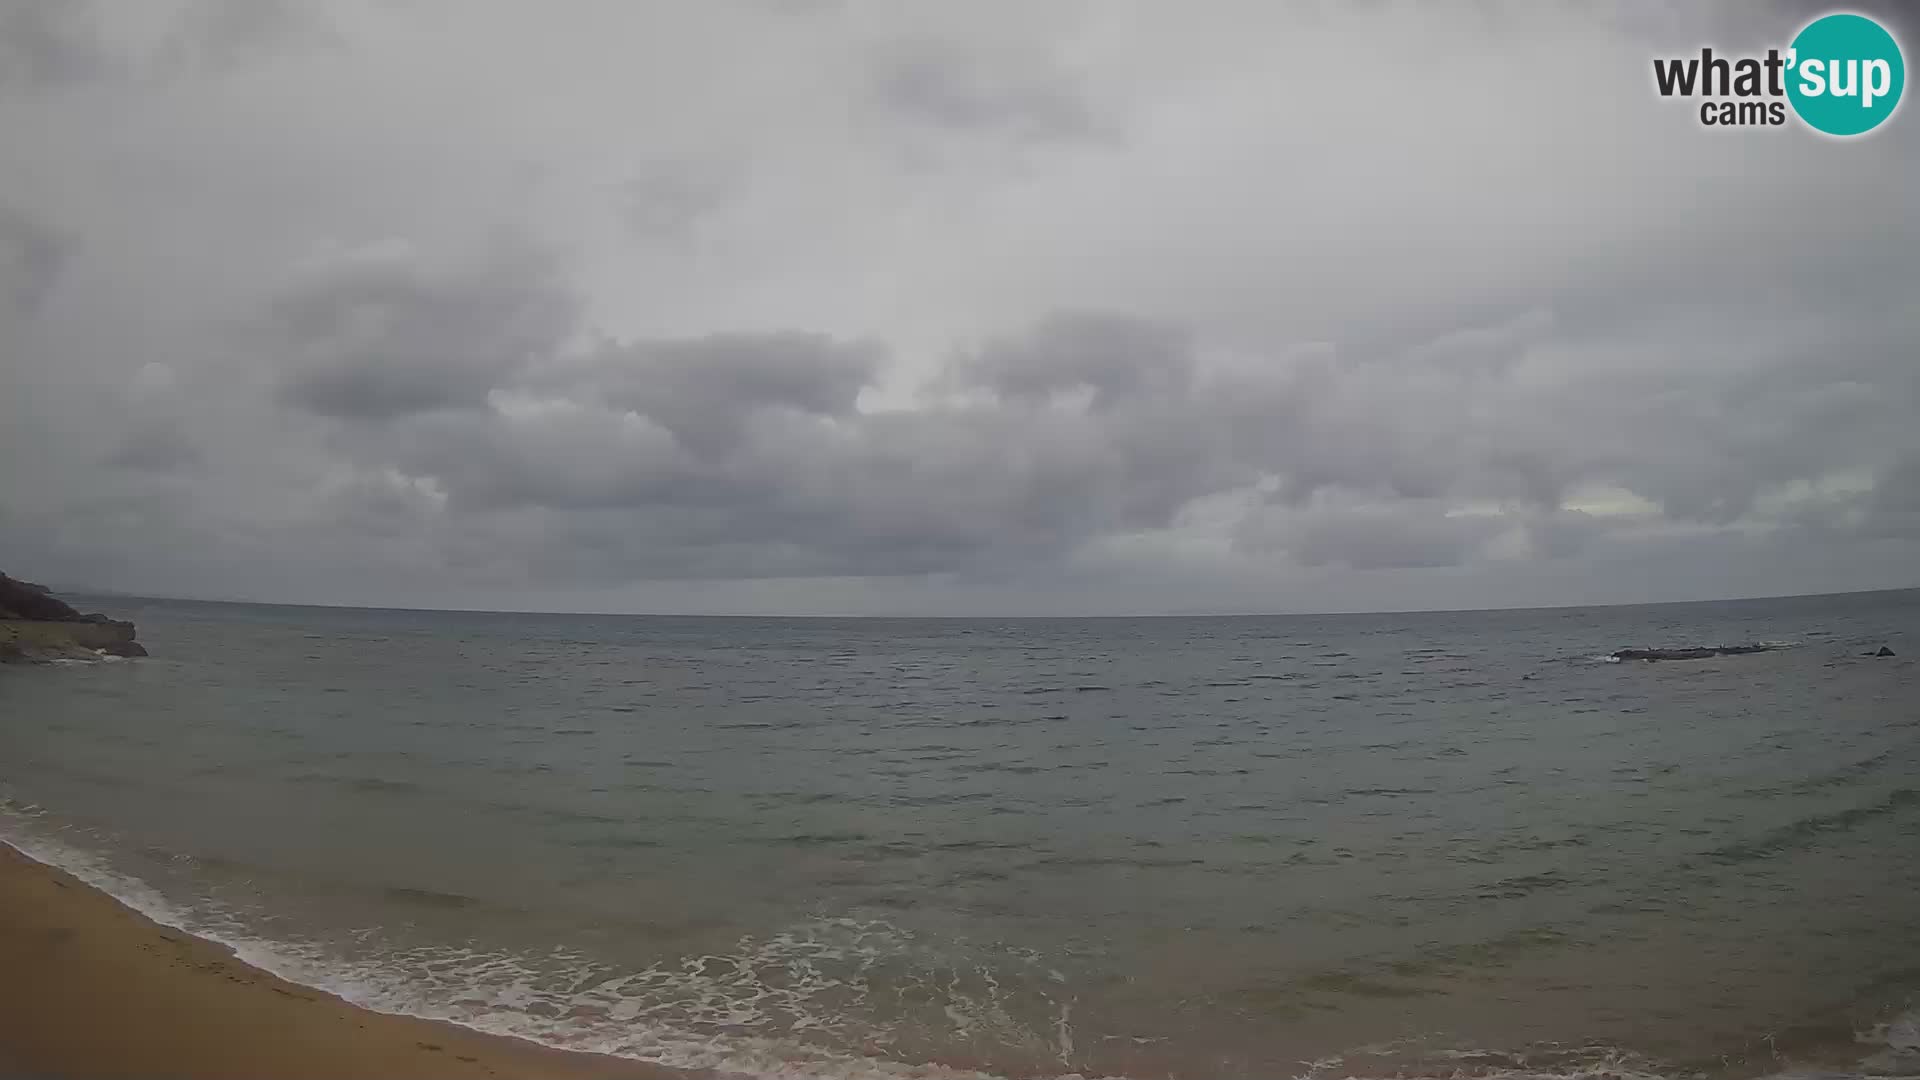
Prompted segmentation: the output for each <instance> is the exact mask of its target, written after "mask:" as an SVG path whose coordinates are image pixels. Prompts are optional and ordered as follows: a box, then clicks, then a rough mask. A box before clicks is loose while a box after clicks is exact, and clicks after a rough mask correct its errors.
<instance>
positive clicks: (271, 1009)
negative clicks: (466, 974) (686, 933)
mask: <svg viewBox="0 0 1920 1080" xmlns="http://www.w3.org/2000/svg"><path fill="white" fill-rule="evenodd" d="M0 970H4V971H5V972H6V973H7V978H5V979H0V1064H3V1065H5V1066H6V1067H8V1068H11V1069H13V1070H17V1071H21V1072H28V1073H38V1074H44V1075H47V1076H59V1077H66V1078H77V1077H109V1076H182V1077H198V1078H224V1077H232V1078H235V1080H239V1078H242V1077H244V1078H248V1080H257V1078H260V1077H275V1078H283V1080H302V1078H312V1080H338V1078H339V1077H346V1076H395V1077H398V1076H406V1077H445V1078H448V1080H457V1078H467V1077H475V1078H478V1077H507V1076H511V1077H517V1078H526V1080H584V1078H587V1077H603V1078H611V1077H627V1078H634V1080H668V1078H674V1077H682V1076H685V1075H687V1074H684V1073H680V1072H676V1071H673V1070H669V1069H665V1068H661V1067H658V1066H649V1065H646V1064H643V1063H640V1062H634V1061H628V1060H624V1059H619V1058H610V1057H600V1056H597V1055H591V1054H576V1053H568V1052H565V1051H560V1050H552V1049H548V1048H546V1047H542V1046H536V1045H534V1044H532V1043H528V1042H524V1041H521V1040H518V1039H511V1038H507V1037H504V1036H498V1035H487V1034H483V1033H481V1032H477V1031H473V1030H470V1029H467V1028H463V1027H459V1026H457V1025H454V1024H449V1023H443V1022H440V1021H435V1020H423V1019H418V1018H415V1017H408V1016H393V1015H388V1014H385V1013H376V1012H373V1011H370V1010H367V1009H362V1008H360V1007H358V1006H356V1005H352V1004H349V1003H348V1002H346V1001H344V1000H342V999H340V998H338V997H335V996H333V995H331V994H328V993H325V992H324V991H320V990H315V989H312V988H310V987H305V986H300V985H297V984H294V983H290V982H287V981H285V980H283V979H280V978H278V977H276V976H274V975H271V974H269V973H267V972H265V971H261V970H259V969H258V968H254V967H250V966H248V965H247V964H245V963H243V962H241V961H240V960H239V959H237V958H235V957H234V955H233V954H232V952H231V951H230V950H228V949H226V948H224V947H222V946H220V945H218V944H216V943H214V942H210V941H206V940H203V939H201V938H197V937H194V936H192V935H190V934H188V933H186V932H184V931H181V930H176V929H173V928H171V927H167V926H162V925H160V924H158V923H155V922H153V921H152V920H150V919H148V918H146V917H145V916H143V915H141V914H139V913H138V912H135V911H133V910H132V909H130V908H128V907H126V906H125V905H123V904H121V903H120V902H119V901H117V900H115V899H114V898H112V897H110V896H108V895H107V894H105V893H103V892H100V891H99V890H97V889H94V888H92V887H91V886H89V885H87V884H85V883H83V882H81V881H80V880H79V879H77V878H75V877H74V876H73V875H71V874H68V873H66V872H65V871H63V870H60V869H58V868H56V867H53V866H49V865H47V864H45V863H41V862H38V861H36V860H34V859H32V858H31V857H29V856H27V855H25V854H23V853H21V852H20V851H19V850H18V849H16V848H14V847H12V846H11V845H8V844H5V843H0Z"/></svg>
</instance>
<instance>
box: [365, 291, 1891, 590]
mask: <svg viewBox="0 0 1920 1080" xmlns="http://www.w3.org/2000/svg"><path fill="white" fill-rule="evenodd" d="M1554 326H1555V320H1554V319H1553V318H1552V316H1551V314H1550V313H1547V312H1542V311H1523V312H1519V313H1517V314H1515V315H1513V316H1510V317H1506V318H1499V319H1495V320H1492V321H1490V322H1489V323H1488V324H1487V325H1485V326H1480V327H1471V326H1470V327H1462V328H1457V329H1454V330H1449V331H1446V332H1443V333H1439V334H1436V335H1434V336H1433V337H1432V338H1431V339H1430V340H1428V341H1425V342H1415V343H1412V344H1410V345H1407V346H1405V347H1403V348H1401V349H1400V350H1399V351H1397V352H1394V353H1391V354H1383V355H1380V356H1376V357H1374V358H1372V359H1369V360H1366V361H1364V362H1343V361H1342V360H1341V358H1340V356H1339V354H1338V352H1337V351H1336V350H1328V349H1314V350H1306V351H1301V352H1292V353H1282V354H1278V355H1259V354H1255V355H1240V356H1223V355H1218V354H1217V353H1216V352H1212V351H1209V350H1208V349H1207V348H1205V347H1204V343H1203V342H1201V341H1199V340H1197V339H1196V336H1195V335H1194V334H1193V333H1192V332H1191V331H1189V330H1187V329H1184V328H1181V327H1177V326H1172V325H1169V324H1166V323H1161V322H1155V321H1151V320H1145V319H1141V318H1138V317H1131V316H1122V315H1117V314H1113V313H1100V312H1076V313H1062V314H1056V315H1053V316H1048V317H1044V318H1042V319H1040V320H1039V321H1038V322H1037V323H1036V324H1035V325H1034V326H1033V327H1031V328H1029V329H1028V330H1026V331H1025V332H1022V333H1016V334H1010V335H1004V336H1000V337H997V338H994V339H992V340H991V341H990V342H989V344H987V345H986V346H985V347H983V348H980V349H977V350H972V351H965V352H961V353H957V354H955V355H954V356H952V357H951V358H950V359H949V360H948V362H947V364H946V365H945V367H944V369H943V370H942V371H941V372H940V373H939V374H938V375H937V376H935V377H934V378H932V379H931V380H930V383H929V385H930V386H931V387H932V388H933V391H934V392H933V393H932V394H931V395H930V396H926V397H923V398H921V399H919V400H917V401H914V402H911V403H906V404H900V405H895V406H892V407H886V408H881V407H866V408H863V407H861V404H860V402H861V398H862V395H863V393H865V392H866V391H868V390H870V389H872V388H874V387H875V386H876V384H877V382H878V380H879V378H880V375H881V373H882V372H883V371H884V370H885V369H886V364H885V359H886V358H885V356H884V354H883V353H882V352H881V351H880V350H879V349H878V348H877V347H876V346H872V345H866V344H861V343H856V342H846V341H839V340H836V339H833V338H830V337H827V336H824V335H816V334H805V333H773V334H718V335H711V336H707V337H702V338H690V339H658V340H648V339H642V340H637V341H632V342H626V343H608V344H604V345H602V346H599V347H597V348H594V349H591V350H587V351H584V352H578V353H575V354H572V355H568V356H566V357H563V358H559V359H555V360H551V361H547V362H543V363H540V364H537V365H532V366H522V365H501V366H498V367H496V368H493V369H492V370H491V376H492V385H491V387H490V389H491V390H493V391H498V392H499V394H501V395H504V396H498V397H496V398H494V399H493V401H492V403H491V404H484V405H483V404H480V402H482V401H483V400H484V399H486V398H487V391H486V390H482V389H480V388H479V382H476V383H475V384H474V390H473V392H472V393H471V394H470V395H469V396H470V399H471V401H470V404H471V405H472V407H471V408H469V409H467V410H465V411H462V412H459V413H452V414H442V415H438V416H415V417H411V418H409V417H406V416H403V415H402V411H400V410H396V411H394V412H392V413H390V414H389V415H388V416H387V419H388V420H390V421H392V424H391V426H390V427H389V428H388V430H387V431H386V432H385V434H383V435H381V436H379V437H376V438H372V439H369V438H368V436H367V433H365V432H359V433H357V434H356V435H355V436H354V442H355V451H356V452H357V453H361V454H363V455H368V456H366V457H365V458H364V459H363V465H365V466H366V467H369V468H373V467H383V466H388V465H390V466H391V467H393V468H396V469H397V470H399V473H400V474H401V475H404V476H406V477H410V478H417V479H418V480H420V481H422V482H425V483H429V484H431V485H432V487H433V489H434V490H436V491H439V492H443V493H444V494H445V496H446V500H447V502H446V509H447V512H449V513H452V514H456V515H460V514H471V515H476V516H477V518H484V517H486V516H488V515H501V514H512V515H517V516H516V518H515V520H518V521H524V520H526V515H528V514H533V515H536V516H537V517H538V519H539V520H541V521H542V522H544V524H543V525H542V527H541V528H540V529H539V530H536V531H535V532H536V534H537V535H540V536H544V537H546V538H547V540H546V542H547V543H549V544H551V545H561V546H564V545H571V544H578V545H581V546H582V548H583V551H582V553H581V557H580V558H578V559H572V557H571V556H566V555H561V554H558V553H557V552H554V551H545V552H536V551H531V550H528V551H525V552H524V556H525V557H526V558H528V559H532V560H536V561H538V562H540V563H542V564H543V565H552V566H561V565H567V564H569V560H570V559H571V560H572V561H571V563H570V564H571V565H573V566H574V567H575V568H576V571H577V572H583V573H584V572H586V568H590V567H600V568H602V570H603V572H605V573H607V574H609V575H611V576H613V577H615V578H620V579H629V580H632V579H641V580H644V579H651V578H661V577H664V578H675V577H688V576H699V575H713V576H718V577H749V576H756V575H773V576H783V575H784V576H860V575H870V576H892V575H918V574H939V573H954V574H962V575H982V574H986V575H991V574H994V573H997V572H1001V571H1005V570H1008V569H1011V568H1017V567H1032V566H1039V565H1046V564H1049V563H1058V562H1060V561H1061V560H1064V559H1066V558H1067V557H1068V556H1069V555H1070V554H1071V553H1072V552H1074V551H1076V550H1077V549H1079V548H1081V547H1083V546H1085V545H1087V544H1090V543H1093V542H1095V541H1097V540H1099V539H1101V538H1103V537H1108V536H1113V535H1123V534H1128V533H1135V532H1142V531H1144V532H1153V531H1157V530H1165V529H1170V528H1174V527H1175V526H1176V525H1177V524H1178V522H1179V521H1180V520H1181V515H1182V514H1183V513H1185V512H1186V511H1187V510H1188V509H1189V508H1190V507H1192V506H1194V505H1196V502H1197V501H1198V500H1204V499H1207V498H1211V497H1216V496H1224V495H1228V494H1230V493H1233V492H1235V491H1246V490H1252V488H1253V486H1254V485H1258V484H1263V483H1264V484H1266V485H1268V490H1269V492H1270V494H1269V495H1268V496H1266V498H1265V502H1266V505H1267V507H1268V509H1266V510H1264V511H1262V512H1261V514H1260V515H1259V516H1258V517H1255V518H1251V519H1248V520H1247V521H1245V522H1243V523H1242V524H1241V525H1240V526H1238V527H1235V528H1233V529H1231V530H1230V531H1229V539H1230V541H1231V543H1232V544H1233V545H1234V546H1236V547H1237V548H1239V549H1240V550H1241V551H1242V552H1243V553H1244V554H1246V555H1248V556H1249V557H1253V558H1256V559H1279V560H1288V561H1291V562H1292V563H1294V564H1297V565H1300V566H1305V567H1327V566H1340V567H1349V568H1353V569H1366V570H1375V569H1386V568H1419V567H1427V568H1432V567H1441V566H1455V565H1462V564H1466V563H1472V562H1475V561H1478V560H1480V559H1482V558H1484V557H1488V556H1489V555H1490V553H1491V551H1492V545H1494V544H1495V543H1496V542H1504V543H1507V545H1508V546H1509V547H1510V548H1513V552H1512V553H1510V555H1509V557H1526V558H1544V559H1565V558H1572V557H1576V556H1579V555H1580V554H1581V553H1582V552H1584V551H1585V550H1586V549H1587V548H1588V546H1589V545H1590V544H1591V543H1592V542H1593V541H1594V540H1595V539H1597V538H1599V537H1602V536H1605V535H1607V534H1608V533H1609V532H1611V531H1613V530H1614V529H1616V528H1617V527H1618V526H1619V525H1620V524H1621V523H1624V522H1632V521H1637V520H1638V519H1635V518H1632V517H1628V518H1621V519H1617V520H1616V519H1613V518H1600V517H1596V516H1595V515H1594V514H1592V513H1589V512H1586V511H1582V510H1579V509H1572V508H1567V507H1566V506H1564V505H1563V503H1564V500H1565V499H1566V497H1567V496H1568V494H1569V493H1570V492H1573V491H1575V490H1577V489H1579V488H1580V487H1581V486H1582V485H1583V484H1591V483H1601V484H1605V485H1611V486H1614V487H1618V488H1621V489H1624V490H1626V491H1628V492H1631V493H1633V494H1635V495H1638V496H1640V497H1641V498H1643V499H1647V500H1651V501H1652V502H1653V503H1654V504H1656V506H1657V507H1658V508H1659V511H1660V512H1661V513H1662V514H1663V515H1664V518H1665V519H1666V520H1668V521H1673V522H1687V521H1692V522H1700V523H1705V524H1710V525H1729V524H1732V523H1734V522H1737V521H1740V520H1742V519H1743V518H1745V517H1747V516H1748V515H1749V514H1750V513H1752V512H1753V509H1754V506H1755V501H1756V499H1757V498H1759V497H1760V496H1761V495H1762V494H1764V493H1766V492H1768V491H1772V490H1776V489H1778V488H1780V486H1781V485H1783V484H1787V483H1791V482H1796V481H1799V482H1807V481H1813V480H1818V479H1820V478H1821V477H1823V476H1825V475H1826V474H1827V473H1828V472H1829V471H1830V470H1831V469H1833V468H1836V467H1840V466H1843V465H1845V464H1847V463H1848V462H1850V461H1856V460H1858V458H1857V455H1851V454H1850V452H1841V451H1848V449H1849V448H1848V447H1847V446H1846V445H1845V444H1844V443H1836V442H1833V441H1831V440H1826V439H1824V438H1823V437H1822V433H1823V431H1824V429H1825V428H1826V427H1827V426H1828V425H1831V424H1834V423H1850V424H1851V425H1853V426H1854V427H1856V428H1859V429H1863V430H1873V429H1874V428H1875V426H1876V425H1880V424H1884V423H1887V422H1889V417H1890V416H1891V413H1890V411H1889V408H1890V407H1889V404H1888V403H1887V402H1886V401H1884V400H1880V399H1876V398H1874V397H1871V396H1862V395H1857V394H1840V395H1837V396H1836V395H1835V394H1834V393H1833V392H1832V388H1831V387H1829V386H1825V385H1807V384H1803V383H1802V382H1800V381H1797V380H1792V379H1764V378H1763V379H1758V380H1756V379H1752V378H1747V377H1740V378H1735V379H1731V380H1717V381H1714V382H1712V383H1711V384H1709V385H1710V386H1711V388H1712V391H1713V392H1712V393H1700V392H1697V389H1696V388H1695V387H1694V386H1693V385H1692V384H1693V383H1694V382H1695V381H1697V379H1698V378H1699V376H1697V375H1677V374H1675V373H1673V372H1667V371H1663V370H1661V369H1654V370H1652V371H1650V372H1641V373H1638V374H1634V373H1627V372H1620V371H1616V370H1613V369H1612V368H1611V367H1610V366H1609V365H1607V364H1606V363H1605V362H1604V352H1602V353H1601V354H1599V356H1598V357H1597V359H1598V361H1599V362H1598V363H1597V364H1596V366H1594V367H1592V368H1590V369H1584V370H1583V369H1580V368H1577V367H1576V368H1574V369H1571V370H1574V371H1577V372H1579V377H1578V378H1577V379H1571V380H1568V379H1553V380H1545V381H1542V380H1539V379H1537V378H1532V379H1530V378H1528V377H1527V372H1528V371H1529V369H1530V368H1532V367H1539V366H1540V365H1542V364H1546V363H1548V362H1549V361H1552V362H1555V363H1562V364H1564V363H1567V362H1568V361H1566V360H1565V359H1564V358H1563V357H1561V356H1560V355H1559V354H1558V353H1556V351H1555V350H1556V349H1563V348H1564V347H1565V346H1564V342H1561V341H1559V340H1558V339H1557V338H1556V337H1555V336H1554V334H1555V331H1554ZM1783 355H1785V356H1788V357H1797V356H1799V355H1800V354H1798V353H1793V352H1789V353H1785V354H1783ZM449 367H450V368H452V367H457V368H458V369H459V370H461V371H464V372H467V373H468V374H469V375H473V374H474V373H473V370H472V369H470V368H468V367H466V366H464V365H454V364H449ZM1720 398H1725V399H1726V400H1724V401H1722V400H1720ZM1438 402H1452V403H1455V404H1454V405H1451V406H1448V407H1436V403H1438ZM1894 411H1897V410H1894ZM1570 439H1571V440H1573V441H1570ZM1883 441H1884V434H1883V435H1881V436H1877V437H1876V438H1875V439H1868V440H1865V441H1863V442H1861V443H1859V444H1858V445H1857V446H1856V447H1854V448H1853V449H1864V448H1866V447H1868V446H1871V445H1876V444H1877V443H1879V442H1883ZM1462 501H1465V502H1466V503H1474V502H1476V501H1477V502H1478V503H1481V504H1484V505H1482V507H1481V508H1480V509H1473V510H1471V511H1469V512H1455V510H1454V509H1453V508H1454V507H1455V506H1457V505H1458V504H1460V503H1461V502H1462ZM1516 545H1517V546H1516ZM555 572H557V571H555Z"/></svg>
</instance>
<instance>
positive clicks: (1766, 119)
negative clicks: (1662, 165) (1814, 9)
mask: <svg viewBox="0 0 1920 1080" xmlns="http://www.w3.org/2000/svg"><path fill="white" fill-rule="evenodd" d="M1653 81H1654V88H1655V89H1656V90H1658V91H1659V93H1660V96H1661V97H1668V98H1671V97H1679V98H1704V99H1705V100H1703V101H1702V102H1701V103H1700V112H1699V116H1700V123H1701V125H1702V126H1704V127H1711V128H1726V127H1780V126H1783V125H1785V124H1786V122H1787V117H1788V115H1789V113H1788V111H1787V110H1788V108H1789V106H1790V107H1791V108H1792V110H1793V112H1792V115H1795V116H1798V117H1799V118H1800V120H1801V122H1802V123H1804V124H1806V125H1807V126H1808V127H1810V128H1812V129H1813V130H1815V131H1818V132H1821V133H1823V134H1827V135H1837V136H1841V137H1846V136H1851V135H1864V134H1866V133H1867V132H1869V131H1872V130H1873V129H1874V128H1877V127H1879V126H1880V125H1881V124H1883V123H1885V122H1886V121H1887V118H1888V117H1890V116H1892V115H1893V113H1894V110H1896V109H1898V108H1899V107H1900V95H1901V91H1903V90H1905V89H1906V85H1907V65H1906V61H1905V58H1903V57H1902V56H1901V55H1900V43H1899V42H1897V41H1895V40H1894V37H1893V35H1892V34H1891V33H1888V32H1887V29H1886V28H1885V27H1883V26H1881V25H1880V24H1879V23H1877V22H1875V21H1873V20H1872V19H1869V18H1867V17H1866V16H1864V15H1855V14H1853V13H1851V12H1837V13H1834V14H1831V15H1823V16H1821V17H1820V18H1818V19H1815V20H1814V21H1812V22H1810V23H1808V24H1807V25H1806V26H1805V27H1803V28H1802V29H1801V31H1800V33H1799V34H1797V35H1795V37H1794V39H1793V42H1792V43H1791V44H1790V45H1788V46H1787V47H1786V48H1785V49H1780V48H1777V47H1776V48H1771V49H1768V50H1767V51H1766V53H1765V55H1764V56H1761V55H1754V56H1725V55H1716V54H1715V53H1714V51H1713V49H1712V48H1711V47H1708V48H1704V49H1701V50H1700V55H1699V56H1697V57H1694V56H1685V57H1669V58H1660V59H1655V60H1654V62H1653Z"/></svg>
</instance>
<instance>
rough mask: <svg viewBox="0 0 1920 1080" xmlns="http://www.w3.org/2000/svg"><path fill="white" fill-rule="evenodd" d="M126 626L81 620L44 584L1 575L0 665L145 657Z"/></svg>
mask: <svg viewBox="0 0 1920 1080" xmlns="http://www.w3.org/2000/svg"><path fill="white" fill-rule="evenodd" d="M133 638H134V627H133V624H132V623H130V622H120V621H116V620H114V619H109V618H107V617H106V616H105V615H82V614H80V613H79V612H78V611H75V610H74V609H73V608H72V607H71V606H70V605H68V604H67V603H66V602H65V601H63V600H61V599H59V598H58V597H56V596H54V595H53V594H52V593H50V592H48V591H47V589H46V587H45V586H43V585H35V584H33V583H32V582H30V581H21V580H19V579H17V578H10V577H8V576H7V575H5V574H0V661H6V660H15V661H18V660H52V659H60V658H62V657H77V658H91V657H95V656H98V655H99V654H101V653H105V654H107V655H109V656H145V655H147V650H146V649H145V648H144V647H143V646H142V645H141V644H140V643H139V642H137V641H135V640H134V639H133Z"/></svg>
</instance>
